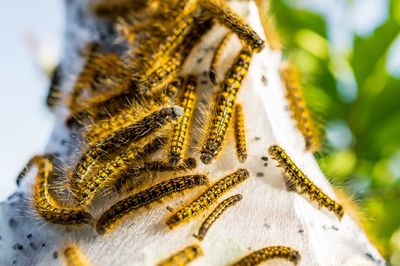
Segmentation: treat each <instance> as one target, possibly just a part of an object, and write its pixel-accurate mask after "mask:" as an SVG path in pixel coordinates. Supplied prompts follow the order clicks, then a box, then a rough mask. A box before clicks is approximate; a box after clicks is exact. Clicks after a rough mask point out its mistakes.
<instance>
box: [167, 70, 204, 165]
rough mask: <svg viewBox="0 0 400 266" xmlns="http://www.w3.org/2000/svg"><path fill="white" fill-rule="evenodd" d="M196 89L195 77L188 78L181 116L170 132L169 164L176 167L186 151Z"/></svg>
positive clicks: (182, 99) (183, 95)
mask: <svg viewBox="0 0 400 266" xmlns="http://www.w3.org/2000/svg"><path fill="white" fill-rule="evenodd" d="M196 87H197V84H196V77H194V76H189V77H188V79H187V81H186V84H185V87H184V90H183V94H182V98H181V106H182V108H183V116H181V117H179V118H178V122H177V123H176V124H175V126H174V128H173V131H172V138H171V146H170V150H169V153H168V157H169V162H170V164H172V165H177V164H178V163H179V162H180V161H181V159H182V156H184V153H185V152H186V149H187V145H188V135H189V130H190V125H191V120H192V118H193V117H192V116H193V111H194V107H195V106H194V105H195V101H196Z"/></svg>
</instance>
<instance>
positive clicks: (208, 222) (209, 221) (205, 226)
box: [194, 194, 242, 241]
mask: <svg viewBox="0 0 400 266" xmlns="http://www.w3.org/2000/svg"><path fill="white" fill-rule="evenodd" d="M241 200H242V194H236V195H234V196H232V197H229V198H227V199H225V200H224V201H222V202H221V203H220V204H218V206H217V207H216V208H215V209H214V210H213V211H212V213H211V214H210V215H209V216H207V218H206V219H205V220H204V222H203V223H202V224H201V226H200V229H199V233H198V234H197V235H194V237H196V238H197V239H198V240H200V241H202V240H203V239H204V237H205V236H206V234H207V232H208V230H209V229H210V227H211V226H212V225H213V224H214V222H215V221H216V220H217V219H218V218H219V217H220V216H221V215H222V214H223V213H224V212H225V211H226V210H227V209H228V208H229V207H231V206H233V205H235V204H236V203H238V202H239V201H241Z"/></svg>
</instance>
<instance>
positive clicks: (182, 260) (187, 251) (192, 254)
mask: <svg viewBox="0 0 400 266" xmlns="http://www.w3.org/2000/svg"><path fill="white" fill-rule="evenodd" d="M203 255H204V252H203V250H202V248H201V246H199V245H197V244H195V245H191V246H188V247H186V248H184V249H183V250H181V251H179V252H177V253H175V254H173V255H172V256H171V257H169V258H168V259H165V260H163V261H161V262H159V263H158V264H157V266H184V265H187V264H188V263H189V262H191V261H193V260H195V259H196V258H198V257H200V256H203Z"/></svg>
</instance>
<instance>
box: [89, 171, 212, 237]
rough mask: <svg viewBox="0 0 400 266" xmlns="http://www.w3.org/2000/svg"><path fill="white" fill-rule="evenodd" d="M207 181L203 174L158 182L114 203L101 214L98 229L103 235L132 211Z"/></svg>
mask: <svg viewBox="0 0 400 266" xmlns="http://www.w3.org/2000/svg"><path fill="white" fill-rule="evenodd" d="M206 183H207V177H206V176H203V175H192V176H182V177H177V178H173V179H169V180H166V181H163V182H161V183H158V184H156V185H154V186H152V187H150V188H148V189H146V190H143V191H141V192H139V193H136V194H134V195H132V196H129V197H127V198H125V199H123V200H121V201H119V202H117V203H116V204H114V205H113V206H112V207H111V208H110V209H108V210H107V211H105V212H104V213H103V214H102V215H101V217H100V218H99V220H98V221H97V224H96V230H97V232H98V233H99V234H101V235H102V234H104V233H106V232H107V231H109V230H111V229H112V228H113V227H114V226H115V225H116V224H117V223H119V222H120V221H121V220H122V219H123V218H125V217H126V216H127V215H128V214H129V213H131V212H132V211H134V210H136V209H138V208H141V207H144V206H147V205H149V204H150V203H152V202H154V201H156V200H159V199H161V198H163V197H165V196H167V195H170V194H172V193H175V192H179V191H183V190H186V189H190V188H193V187H195V186H202V185H205V184H206Z"/></svg>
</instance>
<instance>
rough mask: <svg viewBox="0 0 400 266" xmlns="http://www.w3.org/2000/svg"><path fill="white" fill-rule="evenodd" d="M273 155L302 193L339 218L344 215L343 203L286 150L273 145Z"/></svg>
mask: <svg viewBox="0 0 400 266" xmlns="http://www.w3.org/2000/svg"><path fill="white" fill-rule="evenodd" d="M268 152H269V154H270V155H271V157H272V158H273V159H275V160H277V161H278V162H279V166H280V167H281V168H282V169H283V171H284V172H285V174H286V176H287V177H288V179H289V182H291V183H293V184H294V185H296V187H297V188H298V189H300V193H305V194H307V195H308V196H309V197H310V199H311V200H315V201H316V202H317V203H318V206H319V207H322V206H323V207H325V208H327V209H328V210H330V211H332V212H334V213H335V214H336V215H337V217H338V218H339V219H341V218H342V217H343V214H344V211H343V207H342V205H340V204H339V203H337V202H336V201H334V200H333V199H331V198H330V197H329V196H328V195H326V194H325V193H324V192H323V191H322V190H321V189H320V188H319V187H317V186H316V185H314V183H313V182H312V181H311V180H310V179H309V178H308V177H307V176H306V175H305V174H304V173H303V172H302V171H301V170H300V169H299V168H298V167H297V165H296V164H295V163H294V162H293V161H292V159H290V157H289V156H288V155H287V154H286V152H285V151H284V150H283V149H282V148H281V147H279V146H278V145H272V146H270V147H269V149H268Z"/></svg>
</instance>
